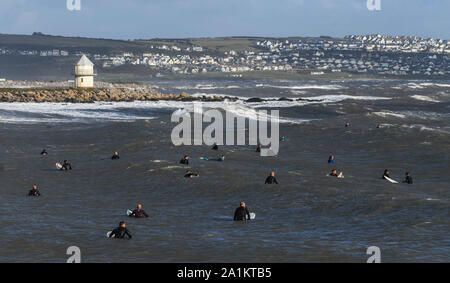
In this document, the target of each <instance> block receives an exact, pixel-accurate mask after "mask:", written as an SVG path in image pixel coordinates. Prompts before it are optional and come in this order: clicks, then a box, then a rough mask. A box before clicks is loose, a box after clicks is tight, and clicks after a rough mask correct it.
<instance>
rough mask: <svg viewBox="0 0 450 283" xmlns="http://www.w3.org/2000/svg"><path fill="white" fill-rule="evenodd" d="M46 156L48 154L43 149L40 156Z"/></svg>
mask: <svg viewBox="0 0 450 283" xmlns="http://www.w3.org/2000/svg"><path fill="white" fill-rule="evenodd" d="M47 154H48V152H47V150H46V149H45V148H44V149H43V150H42V151H41V155H43V156H45V155H47Z"/></svg>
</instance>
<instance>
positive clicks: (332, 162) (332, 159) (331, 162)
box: [328, 155, 334, 164]
mask: <svg viewBox="0 0 450 283" xmlns="http://www.w3.org/2000/svg"><path fill="white" fill-rule="evenodd" d="M328 163H330V164H334V155H330V157H329V158H328Z"/></svg>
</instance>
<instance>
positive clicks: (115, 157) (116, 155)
mask: <svg viewBox="0 0 450 283" xmlns="http://www.w3.org/2000/svg"><path fill="white" fill-rule="evenodd" d="M111 159H112V160H116V159H120V156H119V153H118V152H117V151H115V152H114V154H113V156H112V157H111Z"/></svg>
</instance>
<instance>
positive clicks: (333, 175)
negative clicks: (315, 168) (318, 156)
mask: <svg viewBox="0 0 450 283" xmlns="http://www.w3.org/2000/svg"><path fill="white" fill-rule="evenodd" d="M330 176H331V177H337V178H344V175H343V174H342V172H341V173H339V175H338V173H337V170H336V169H333V170H331V173H330Z"/></svg>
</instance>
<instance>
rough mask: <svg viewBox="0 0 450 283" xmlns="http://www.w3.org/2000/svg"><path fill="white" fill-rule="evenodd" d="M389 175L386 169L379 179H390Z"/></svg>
mask: <svg viewBox="0 0 450 283" xmlns="http://www.w3.org/2000/svg"><path fill="white" fill-rule="evenodd" d="M389 174H390V172H389V170H388V169H386V170H384V173H383V177H381V179H386V177H388V178H390V176H389Z"/></svg>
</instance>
